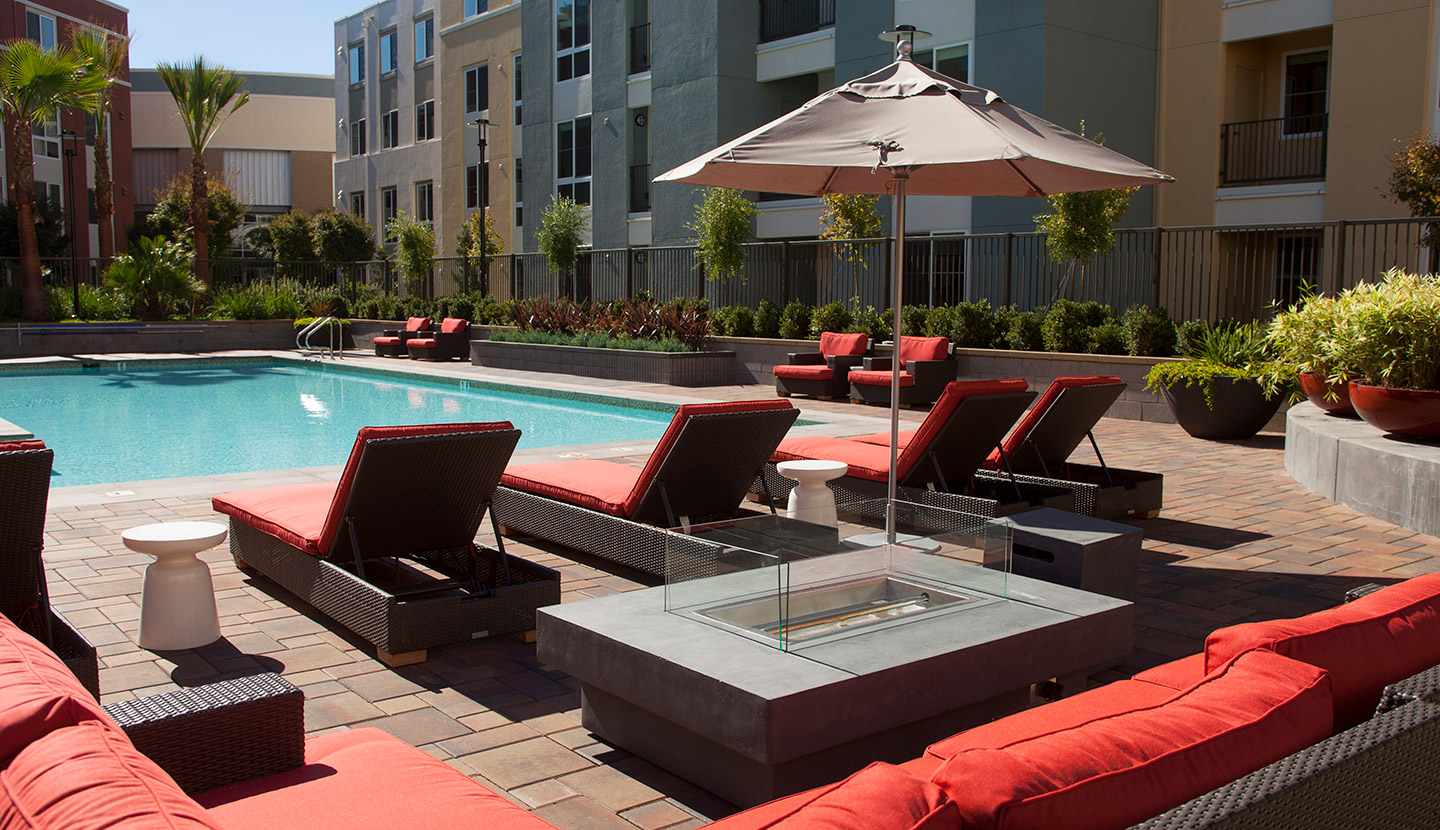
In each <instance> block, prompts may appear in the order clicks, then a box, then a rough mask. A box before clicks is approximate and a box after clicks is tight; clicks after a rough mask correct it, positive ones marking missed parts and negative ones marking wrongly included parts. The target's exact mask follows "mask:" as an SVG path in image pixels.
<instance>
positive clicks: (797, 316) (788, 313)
mask: <svg viewBox="0 0 1440 830" xmlns="http://www.w3.org/2000/svg"><path fill="white" fill-rule="evenodd" d="M779 334H780V336H781V337H783V338H785V339H786V340H805V339H807V338H809V337H810V306H808V305H806V304H804V303H802V302H800V301H799V300H792V301H791V302H790V304H789V305H787V306H785V310H784V311H782V312H780V331H779Z"/></svg>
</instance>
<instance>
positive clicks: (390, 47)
mask: <svg viewBox="0 0 1440 830" xmlns="http://www.w3.org/2000/svg"><path fill="white" fill-rule="evenodd" d="M398 40H399V38H397V37H396V36H395V30H394V29H391V30H390V31H388V32H382V33H381V35H380V76H381V77H382V78H383V77H384V76H386V75H389V74H390V73H391V72H394V71H395V67H396V65H397V63H398V59H399V57H400V46H399V43H398V42H397V41H398Z"/></svg>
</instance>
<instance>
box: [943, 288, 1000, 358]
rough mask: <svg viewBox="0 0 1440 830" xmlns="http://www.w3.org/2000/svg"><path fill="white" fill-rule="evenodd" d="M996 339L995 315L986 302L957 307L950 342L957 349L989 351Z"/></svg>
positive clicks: (963, 304) (967, 303)
mask: <svg viewBox="0 0 1440 830" xmlns="http://www.w3.org/2000/svg"><path fill="white" fill-rule="evenodd" d="M994 339H995V313H994V312H993V311H991V310H990V304H989V303H988V302H986V301H985V300H981V301H980V302H978V303H970V302H965V303H959V304H958V305H956V306H955V327H954V328H953V329H951V332H950V340H951V341H952V342H953V343H954V344H955V346H956V348H961V349H988V348H990V344H991V342H992V341H993V340H994Z"/></svg>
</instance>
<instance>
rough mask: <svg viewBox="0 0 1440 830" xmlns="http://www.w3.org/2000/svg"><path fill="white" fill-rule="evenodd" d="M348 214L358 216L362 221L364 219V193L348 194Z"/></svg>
mask: <svg viewBox="0 0 1440 830" xmlns="http://www.w3.org/2000/svg"><path fill="white" fill-rule="evenodd" d="M350 212H351V213H353V214H355V215H356V216H359V217H360V218H361V219H364V218H365V193H364V191H361V192H359V193H351V194H350Z"/></svg>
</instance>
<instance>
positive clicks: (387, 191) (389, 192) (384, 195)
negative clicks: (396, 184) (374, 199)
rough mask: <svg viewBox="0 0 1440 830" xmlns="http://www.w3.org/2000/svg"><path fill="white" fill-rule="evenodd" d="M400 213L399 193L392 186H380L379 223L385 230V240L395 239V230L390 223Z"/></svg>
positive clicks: (391, 240)
mask: <svg viewBox="0 0 1440 830" xmlns="http://www.w3.org/2000/svg"><path fill="white" fill-rule="evenodd" d="M398 215H400V193H399V192H398V191H397V190H396V189H395V188H393V187H382V188H380V225H381V227H383V228H384V231H385V241H386V242H393V241H395V232H394V231H392V230H390V223H391V222H392V221H394V219H395V217H396V216H398Z"/></svg>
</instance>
